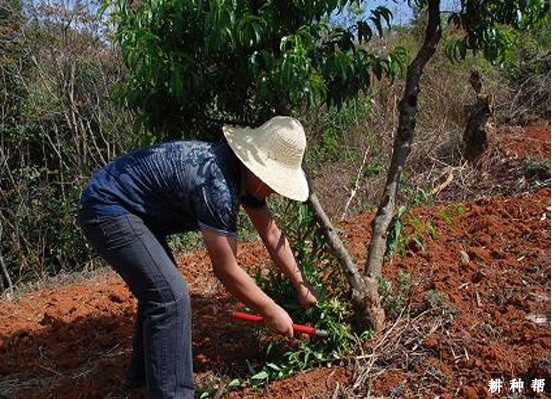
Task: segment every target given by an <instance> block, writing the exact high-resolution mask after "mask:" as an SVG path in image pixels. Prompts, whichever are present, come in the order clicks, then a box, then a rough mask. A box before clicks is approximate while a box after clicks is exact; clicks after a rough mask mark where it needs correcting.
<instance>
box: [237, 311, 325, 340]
mask: <svg viewBox="0 0 552 399" xmlns="http://www.w3.org/2000/svg"><path fill="white" fill-rule="evenodd" d="M232 316H233V317H234V318H235V319H239V320H245V321H252V322H255V323H260V322H262V321H263V317H261V316H257V315H254V314H249V313H241V312H233V313H232ZM293 331H296V332H299V333H301V334H308V335H320V336H325V335H326V332H325V331H322V330H317V329H316V328H314V327H311V326H305V325H303V324H293Z"/></svg>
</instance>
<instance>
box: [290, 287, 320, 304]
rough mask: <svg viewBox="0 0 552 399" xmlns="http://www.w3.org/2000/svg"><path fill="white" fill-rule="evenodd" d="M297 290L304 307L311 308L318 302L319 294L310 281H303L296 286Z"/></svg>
mask: <svg viewBox="0 0 552 399" xmlns="http://www.w3.org/2000/svg"><path fill="white" fill-rule="evenodd" d="M296 291H297V297H298V298H299V302H300V303H301V305H302V306H303V307H305V308H310V307H311V306H314V305H316V302H318V297H319V295H318V293H317V292H316V291H315V289H314V288H313V287H312V286H311V285H310V284H309V283H307V282H303V283H301V284H299V285H298V286H297V287H296Z"/></svg>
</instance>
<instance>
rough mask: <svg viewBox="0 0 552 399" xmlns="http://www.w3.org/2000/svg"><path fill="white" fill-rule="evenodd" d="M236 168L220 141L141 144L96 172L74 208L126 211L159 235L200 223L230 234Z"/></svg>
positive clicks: (235, 211) (91, 212)
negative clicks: (145, 146)
mask: <svg viewBox="0 0 552 399" xmlns="http://www.w3.org/2000/svg"><path fill="white" fill-rule="evenodd" d="M241 167H242V166H241V162H240V161H239V159H238V158H237V157H236V156H235V155H234V153H233V151H232V149H231V148H230V147H229V146H228V144H226V143H205V142H200V141H175V142H170V143H164V144H159V145H155V146H151V147H147V148H142V149H139V150H136V151H134V152H131V153H129V154H127V155H123V156H121V157H119V158H116V159H114V160H113V161H112V162H110V163H109V164H108V165H106V166H105V167H104V168H102V169H101V170H100V171H98V172H97V173H96V174H95V175H94V176H93V177H92V179H91V181H90V183H89V185H88V187H87V188H86V189H85V191H84V192H83V194H82V197H81V200H80V204H79V208H80V210H81V214H83V213H84V214H87V215H93V216H94V217H96V216H120V215H124V214H127V213H132V214H135V215H137V216H139V217H141V218H142V219H143V220H144V221H145V222H146V224H148V225H149V226H150V227H152V228H153V229H154V230H155V231H157V232H159V233H163V234H171V233H176V232H185V231H192V230H197V229H199V228H200V227H201V228H207V229H212V230H215V231H217V232H219V233H220V234H225V235H233V234H235V233H236V220H237V214H238V209H239V205H240V185H241ZM83 211H84V212H83Z"/></svg>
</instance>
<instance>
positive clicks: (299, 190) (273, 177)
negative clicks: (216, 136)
mask: <svg viewBox="0 0 552 399" xmlns="http://www.w3.org/2000/svg"><path fill="white" fill-rule="evenodd" d="M222 131H223V133H224V137H226V141H227V142H228V144H229V145H230V148H232V151H234V154H236V156H237V157H238V159H239V160H240V161H242V163H243V164H244V165H245V166H246V167H247V168H248V169H249V170H250V171H251V172H252V173H253V174H254V175H255V176H257V177H258V178H259V179H261V180H262V181H263V183H265V184H266V185H268V186H269V187H270V188H271V189H272V190H274V191H275V192H276V193H278V194H280V195H282V196H284V197H286V198H289V199H292V200H294V201H300V202H305V201H306V200H307V198H308V197H309V184H308V182H307V178H306V176H305V172H304V171H303V169H301V168H299V169H290V168H289V167H286V166H285V165H282V164H281V163H279V162H277V161H275V160H274V159H272V158H270V157H269V156H267V154H265V153H263V152H262V151H260V150H259V148H258V146H257V145H256V144H255V129H252V128H248V127H236V126H224V127H223V128H222Z"/></svg>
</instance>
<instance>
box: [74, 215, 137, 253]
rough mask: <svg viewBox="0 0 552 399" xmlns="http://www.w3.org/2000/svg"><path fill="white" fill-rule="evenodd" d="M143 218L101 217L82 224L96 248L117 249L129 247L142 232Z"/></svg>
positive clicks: (129, 216) (102, 249)
mask: <svg viewBox="0 0 552 399" xmlns="http://www.w3.org/2000/svg"><path fill="white" fill-rule="evenodd" d="M142 226H143V223H141V219H140V218H138V217H135V216H133V215H123V216H117V217H101V218H98V219H97V220H94V221H91V222H88V223H85V224H83V225H82V226H81V228H82V230H83V233H84V235H85V237H86V238H87V240H88V242H89V243H90V245H91V246H92V248H94V249H95V250H97V251H99V252H100V253H102V252H103V251H110V250H117V249H121V248H125V247H128V246H130V245H132V243H133V242H135V240H136V238H137V237H139V235H141V234H142V232H143V229H144V228H145V226H143V227H142Z"/></svg>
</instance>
